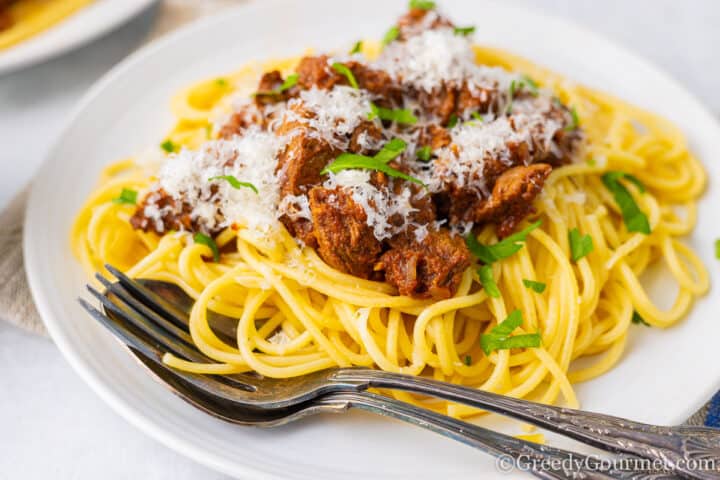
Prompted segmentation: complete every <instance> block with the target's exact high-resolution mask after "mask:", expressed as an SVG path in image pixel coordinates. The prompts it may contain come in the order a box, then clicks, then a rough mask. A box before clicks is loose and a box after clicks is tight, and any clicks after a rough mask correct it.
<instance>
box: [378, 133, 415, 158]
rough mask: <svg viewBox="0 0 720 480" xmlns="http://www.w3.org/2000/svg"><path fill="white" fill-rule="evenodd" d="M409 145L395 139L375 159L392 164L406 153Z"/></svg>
mask: <svg viewBox="0 0 720 480" xmlns="http://www.w3.org/2000/svg"><path fill="white" fill-rule="evenodd" d="M405 147H407V144H406V143H405V141H404V140H402V139H400V138H393V139H392V140H390V141H389V142H387V143H386V144H385V145H383V148H382V149H381V150H380V151H379V152H378V153H377V154H376V155H375V159H377V160H380V161H381V162H382V163H390V161H392V160H394V159H395V158H396V157H397V156H398V155H400V154H401V153H402V152H404V151H405Z"/></svg>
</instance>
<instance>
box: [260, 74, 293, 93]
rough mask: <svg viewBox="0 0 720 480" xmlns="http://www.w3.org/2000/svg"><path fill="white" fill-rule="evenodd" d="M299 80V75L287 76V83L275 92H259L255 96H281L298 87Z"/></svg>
mask: <svg viewBox="0 0 720 480" xmlns="http://www.w3.org/2000/svg"><path fill="white" fill-rule="evenodd" d="M299 79H300V75H298V74H297V73H291V74H290V75H288V76H287V78H286V79H285V81H284V82H283V83H282V84H281V85H280V86H279V87H277V88H275V89H274V90H267V91H259V92H255V93H254V94H253V95H280V94H281V93H283V92H284V91H285V90H290V89H291V88H292V87H294V86H295V85H297V83H298V80H299Z"/></svg>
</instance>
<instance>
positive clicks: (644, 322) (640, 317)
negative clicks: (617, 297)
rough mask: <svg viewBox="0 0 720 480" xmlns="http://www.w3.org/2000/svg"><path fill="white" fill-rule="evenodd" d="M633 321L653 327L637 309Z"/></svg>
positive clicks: (634, 311)
mask: <svg viewBox="0 0 720 480" xmlns="http://www.w3.org/2000/svg"><path fill="white" fill-rule="evenodd" d="M632 323H634V324H635V325H645V326H646V327H652V325H650V324H649V323H647V322H646V321H645V319H644V318H643V317H642V315H640V314H639V313H638V312H637V310H633V314H632Z"/></svg>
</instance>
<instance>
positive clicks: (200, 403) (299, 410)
mask: <svg viewBox="0 0 720 480" xmlns="http://www.w3.org/2000/svg"><path fill="white" fill-rule="evenodd" d="M80 303H81V305H82V306H83V307H84V308H85V309H86V310H87V311H88V312H90V314H91V315H92V316H93V317H95V318H96V319H97V320H98V321H100V323H102V324H103V325H104V326H105V327H107V328H108V329H109V330H110V331H111V332H112V333H113V334H114V335H115V336H116V338H118V339H119V340H120V341H121V342H123V343H124V344H125V345H126V346H127V347H129V349H130V351H131V352H132V353H133V354H134V355H135V357H136V358H137V360H138V361H139V362H140V363H141V364H142V365H144V366H145V367H146V368H147V369H148V370H150V372H151V373H152V374H153V376H154V377H155V378H156V379H157V380H159V381H160V382H161V383H162V384H164V385H165V386H166V387H168V388H169V389H170V390H171V391H172V392H173V393H174V394H176V395H177V396H179V397H180V398H181V399H183V400H185V401H186V402H188V403H190V404H191V405H193V406H195V407H196V408H199V409H201V410H203V411H205V412H206V413H209V414H210V415H212V416H214V417H216V418H219V419H221V420H225V421H228V422H232V423H235V424H240V425H253V426H260V427H276V426H281V425H285V424H288V423H291V422H294V421H297V420H300V419H302V418H305V417H308V416H310V415H315V414H319V413H343V412H346V411H348V410H350V409H351V408H357V409H361V410H364V411H367V412H370V413H374V414H379V415H382V416H386V417H390V418H394V419H397V420H400V421H404V422H407V423H410V424H412V425H416V426H419V427H421V428H425V429H427V430H430V431H433V432H435V433H439V434H441V435H444V436H446V437H448V438H451V439H453V440H456V441H459V442H461V443H464V444H466V445H469V446H471V447H474V448H477V449H479V450H481V451H483V452H485V453H488V454H490V455H492V456H494V457H496V458H497V462H496V466H497V468H498V469H502V471H510V470H511V469H513V468H517V469H518V470H520V471H524V472H528V473H531V474H532V475H534V476H536V477H538V478H543V479H558V480H570V479H587V480H608V479H621V480H630V479H639V478H648V479H650V478H652V479H653V480H666V479H667V480H670V479H674V478H677V477H676V476H675V475H674V473H672V472H669V471H665V470H660V471H658V470H652V469H647V470H646V471H642V472H640V471H638V470H634V469H630V468H629V467H630V465H637V464H638V463H625V464H623V463H621V464H620V465H621V466H628V468H627V469H622V468H615V466H614V464H609V463H607V462H603V461H601V460H600V459H599V458H597V457H593V456H586V455H582V454H578V453H575V452H571V451H567V450H562V449H559V448H554V447H551V446H546V445H540V444H537V443H532V442H528V441H525V440H521V439H518V438H514V437H510V436H507V435H504V434H501V433H498V432H494V431H492V430H488V429H485V428H483V427H480V426H478V425H473V424H470V423H466V422H463V421H460V420H456V419H454V418H451V417H448V416H445V415H441V414H439V413H436V412H434V411H431V410H426V409H423V408H419V407H416V406H414V405H411V404H409V403H405V402H401V401H398V400H395V399H392V398H389V397H385V396H381V395H377V394H374V393H371V392H368V391H335V392H331V393H328V394H325V395H322V396H317V397H314V398H312V399H310V400H307V401H304V402H299V403H293V404H291V405H288V406H286V407H274V408H270V409H268V408H253V407H250V406H248V405H246V404H243V403H238V402H236V401H233V400H231V399H228V398H226V397H225V396H222V395H221V396H218V395H216V393H217V391H213V390H207V389H205V388H203V387H201V386H199V385H198V384H197V383H196V382H195V380H196V379H197V377H199V376H198V375H193V374H187V373H184V372H178V371H175V370H172V369H170V368H169V367H167V366H165V365H164V364H163V363H162V355H163V351H161V350H159V349H158V348H157V347H156V346H155V345H154V341H153V339H152V338H150V337H147V336H146V335H144V334H143V333H141V332H137V331H134V327H133V325H132V324H129V323H127V321H126V318H125V317H122V316H118V315H115V314H113V313H112V312H109V314H108V315H105V314H103V313H102V312H100V311H99V310H97V309H96V308H95V307H93V306H92V305H90V304H89V303H88V302H86V301H85V300H83V299H80ZM245 380H247V381H248V382H253V381H256V382H257V381H260V382H262V380H260V379H258V378H254V379H252V378H248V379H245ZM213 382H217V383H218V384H217V385H216V387H217V388H218V389H224V384H222V383H221V382H220V381H219V380H218V379H217V378H211V379H210V382H209V383H210V385H209V386H211V385H212V383H213ZM246 385H247V386H253V387H255V388H257V389H258V390H259V389H260V388H261V387H260V386H259V385H257V384H254V383H248V384H246ZM630 460H637V459H630ZM640 465H645V464H642V463H640Z"/></svg>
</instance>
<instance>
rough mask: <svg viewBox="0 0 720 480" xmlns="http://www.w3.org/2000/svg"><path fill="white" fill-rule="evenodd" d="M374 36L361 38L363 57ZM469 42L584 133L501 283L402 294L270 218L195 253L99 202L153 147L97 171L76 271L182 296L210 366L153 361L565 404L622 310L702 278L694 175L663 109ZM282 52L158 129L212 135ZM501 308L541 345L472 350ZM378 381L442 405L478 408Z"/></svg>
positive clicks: (650, 315) (198, 140)
mask: <svg viewBox="0 0 720 480" xmlns="http://www.w3.org/2000/svg"><path fill="white" fill-rule="evenodd" d="M378 50H379V46H377V45H375V44H372V43H369V42H365V43H364V44H363V53H364V54H365V55H366V56H368V57H373V56H375V55H376V54H377V51H378ZM474 52H475V56H476V61H477V62H478V63H479V64H483V65H490V66H499V67H502V68H505V69H507V70H510V71H518V72H524V73H526V74H527V75H529V76H530V77H532V78H533V79H534V80H535V81H537V82H538V83H539V84H540V85H542V87H543V88H546V89H549V90H551V91H552V92H554V94H555V95H556V96H557V97H558V98H559V99H560V100H561V101H563V102H564V103H566V104H569V105H573V106H574V107H575V108H576V110H577V114H578V117H579V118H580V119H582V128H583V130H584V132H585V135H586V139H587V142H586V144H587V147H586V150H585V151H584V152H583V156H584V158H583V159H582V160H581V161H578V162H575V163H573V164H570V165H565V166H561V167H558V168H555V169H554V170H553V171H552V173H551V174H550V176H549V178H548V179H547V181H546V184H545V187H544V190H543V192H542V193H541V194H540V196H539V197H538V198H537V199H536V201H535V204H534V208H535V210H536V213H535V214H534V215H532V219H533V220H540V221H541V222H542V223H541V226H540V227H539V228H536V229H534V230H532V231H530V233H529V234H528V237H527V240H526V241H525V244H524V247H523V248H521V249H519V251H517V252H516V253H515V254H513V255H511V256H509V257H507V258H504V259H502V260H500V261H497V262H494V263H492V265H491V269H492V276H493V278H494V279H495V282H496V284H497V286H498V289H499V291H500V295H499V296H498V297H496V298H495V297H491V296H489V295H488V292H487V289H484V288H482V285H481V281H480V278H479V277H478V273H477V272H476V269H475V268H469V269H467V270H465V272H464V273H463V274H462V278H461V281H460V283H459V286H458V288H457V291H456V292H455V293H454V295H453V296H452V297H451V298H447V299H442V300H433V299H418V298H412V297H408V296H400V295H398V294H397V292H396V290H395V289H394V288H393V287H392V286H391V285H389V284H387V283H384V282H377V281H372V280H365V279H362V278H358V277H356V276H353V275H350V274H347V273H343V272H341V271H339V270H337V269H334V268H332V267H330V266H329V265H327V264H326V263H325V262H324V261H323V260H322V259H321V258H320V257H319V256H318V254H317V253H316V252H315V251H314V250H313V249H312V248H308V247H303V246H301V245H300V244H298V242H296V240H295V239H294V238H293V237H292V236H291V235H290V234H289V233H288V231H287V230H286V229H285V228H283V227H282V226H279V227H278V228H277V229H276V230H275V233H274V234H273V235H265V234H263V233H259V232H258V231H256V230H253V229H251V228H246V227H245V226H242V225H241V226H235V227H234V228H226V229H224V230H223V231H222V232H221V233H220V234H219V235H218V236H217V237H216V239H215V242H216V244H217V247H218V248H219V249H220V251H221V252H227V253H222V254H221V256H220V259H219V261H217V262H216V261H210V260H209V257H211V256H212V254H213V252H212V251H211V249H210V248H209V247H208V246H207V245H203V244H200V243H196V242H193V241H192V240H191V236H190V235H189V234H187V233H185V232H169V233H165V234H164V235H158V234H156V233H153V232H144V231H141V230H136V229H134V228H132V226H131V225H130V217H131V216H132V215H133V211H134V208H135V207H134V205H129V204H123V203H117V202H114V201H113V199H117V198H118V197H119V195H120V194H121V192H122V191H123V189H130V190H134V191H143V190H145V189H147V188H149V186H150V185H151V183H152V180H153V179H152V175H154V174H155V171H156V169H155V166H153V165H152V162H151V163H150V164H149V165H148V164H147V163H142V162H137V161H134V160H133V159H129V160H124V161H122V162H119V163H117V164H114V165H111V166H110V167H108V168H107V169H106V170H105V171H104V173H103V174H102V177H101V179H100V187H99V189H98V190H96V191H95V192H94V193H93V194H92V195H91V196H90V198H89V199H88V201H87V203H86V204H85V206H84V207H83V208H82V210H81V212H80V213H79V215H78V217H77V220H76V222H75V225H74V227H73V230H72V245H73V249H74V251H75V253H76V255H77V256H78V258H79V259H80V260H81V261H82V263H83V264H84V266H85V268H86V269H87V270H88V271H104V267H103V265H105V264H112V265H115V266H118V267H119V268H121V269H122V270H124V271H125V272H126V273H127V274H128V275H129V276H131V277H140V278H148V279H155V280H162V281H167V282H171V283H173V284H176V285H178V286H180V287H181V288H182V289H183V290H184V291H185V292H187V293H188V295H190V296H191V297H192V298H193V299H194V300H195V304H194V307H193V309H192V313H191V315H190V333H191V336H192V338H193V341H194V342H195V344H196V346H197V347H198V349H199V350H201V351H202V352H203V353H204V354H205V355H207V356H208V357H210V358H212V359H214V360H215V363H212V364H198V363H192V362H188V361H185V360H183V359H180V358H176V357H174V356H172V355H166V356H165V358H164V361H165V362H166V363H167V364H168V365H170V366H172V367H174V368H177V369H181V370H185V371H191V372H198V373H213V374H230V373H237V372H245V371H255V372H258V373H260V374H262V375H267V376H270V377H275V378H287V377H294V376H299V375H303V374H307V373H309V372H312V371H316V370H320V369H325V368H330V367H335V366H342V367H349V366H364V367H376V368H381V369H383V370H387V371H392V372H402V373H407V374H411V375H427V376H431V377H433V378H436V379H439V380H446V381H451V382H455V383H458V384H463V385H468V386H473V387H476V388H479V389H483V390H487V391H492V392H496V393H502V394H505V395H510V396H513V397H523V398H529V399H533V400H536V401H540V402H544V403H553V402H557V401H559V398H560V396H562V397H563V398H564V401H565V403H566V404H567V405H569V406H571V407H577V406H578V400H577V398H576V395H575V393H574V391H573V387H572V384H573V383H577V382H582V381H586V380H589V379H592V378H594V377H596V376H598V375H601V374H603V373H604V372H606V371H608V370H609V369H611V368H612V367H613V365H615V364H616V363H617V362H618V361H619V360H620V359H621V357H622V354H623V350H624V349H625V344H626V339H627V336H628V331H629V329H630V328H631V325H632V323H633V318H635V319H637V318H638V317H639V318H642V319H643V320H644V322H646V323H647V324H649V325H651V326H653V327H659V328H666V327H670V326H672V325H673V324H675V323H676V322H678V321H679V320H680V319H682V318H683V316H684V315H685V314H686V313H687V312H688V310H689V309H690V308H691V306H692V303H693V301H694V299H695V298H697V297H698V296H700V295H702V294H704V293H705V292H706V291H707V290H708V288H709V279H708V275H707V273H706V271H705V268H704V267H703V265H702V264H701V262H700V260H699V259H698V257H697V256H696V255H695V254H694V253H693V251H692V250H691V249H690V248H689V247H687V246H685V245H684V244H683V243H682V242H681V241H680V237H682V236H683V235H686V234H688V233H690V232H691V230H692V228H693V226H694V224H695V215H696V211H697V209H696V201H697V199H698V197H699V196H700V195H701V193H702V191H703V188H704V185H705V181H706V179H705V173H704V171H703V169H702V167H701V165H700V164H699V162H698V161H697V160H696V159H695V158H694V157H693V156H692V155H691V154H690V153H689V151H688V149H687V146H686V142H685V139H684V137H683V135H682V134H681V133H680V132H679V131H678V130H677V129H676V128H675V127H673V126H672V125H670V124H669V123H668V122H666V121H665V120H663V119H661V118H659V117H657V116H655V115H653V114H651V113H648V112H645V111H642V110H640V109H638V108H635V107H633V106H630V105H628V104H626V103H624V102H623V101H621V100H619V99H616V98H613V97H611V96H609V95H607V94H604V93H599V92H597V91H594V90H591V89H588V88H585V87H583V86H579V85H576V84H574V83H572V82H571V81H569V80H567V79H564V78H562V77H560V76H558V75H556V74H554V73H552V72H549V71H546V70H544V69H542V68H540V67H538V66H536V65H534V64H532V63H530V62H528V61H526V60H523V59H521V58H518V57H516V56H513V55H511V54H508V53H507V52H504V51H501V50H496V49H489V48H481V47H474ZM297 61H298V59H295V58H293V59H287V60H282V61H278V62H271V63H268V64H264V65H250V66H247V67H245V68H243V69H241V70H240V71H239V72H237V73H235V74H233V75H230V76H227V77H225V78H224V79H223V81H217V80H216V79H212V80H208V81H205V82H202V83H200V84H198V85H195V86H194V87H191V88H189V89H188V90H186V91H184V92H182V93H181V94H180V95H179V96H177V97H176V98H175V99H174V100H173V102H172V108H173V112H174V113H175V115H176V117H177V123H176V127H175V128H174V129H173V130H172V132H170V134H169V136H168V139H169V140H170V141H171V142H172V143H173V144H175V145H182V146H185V147H187V148H190V149H193V148H198V147H200V146H201V145H202V144H203V143H204V142H205V141H206V140H207V139H208V137H209V136H212V134H211V133H209V132H211V130H210V129H211V128H212V120H211V119H212V118H213V116H214V115H215V112H217V111H218V109H221V110H223V109H224V110H228V109H229V108H230V104H231V102H230V99H231V98H233V95H236V94H238V92H240V93H247V91H250V89H251V88H252V85H253V82H254V81H255V79H256V78H257V74H258V72H262V71H266V70H268V69H278V70H281V71H282V72H291V71H292V70H293V68H294V66H295V65H296V64H297ZM608 171H622V172H628V173H630V174H632V175H633V176H634V177H636V178H637V179H638V180H639V181H640V182H641V183H642V185H644V186H645V188H646V190H645V191H644V193H643V192H641V191H640V188H639V187H638V186H637V185H635V184H634V183H632V182H627V189H628V190H629V191H630V193H631V194H632V197H633V198H634V199H635V201H636V202H637V205H638V207H639V208H640V209H641V210H642V211H643V212H645V214H646V216H647V218H648V222H649V225H650V229H651V232H650V233H649V234H644V233H638V232H629V231H628V229H627V228H626V226H625V224H624V223H623V218H622V212H621V209H620V208H619V206H618V204H617V202H616V200H615V198H614V197H613V193H612V192H611V191H610V190H608V188H607V187H606V186H605V185H604V184H603V180H602V176H603V174H604V173H605V172H608ZM573 229H578V231H579V232H580V233H581V234H582V235H587V236H590V237H591V238H592V243H593V247H594V248H593V250H592V251H591V252H590V253H588V254H587V255H585V256H583V257H582V258H579V259H578V260H577V261H573V260H572V258H571V257H572V252H571V250H572V246H571V245H570V240H569V236H568V232H569V231H571V230H573ZM476 233H477V240H478V241H479V242H480V243H482V244H493V243H495V242H497V236H496V230H495V227H494V226H492V225H488V226H485V227H483V228H482V229H481V230H480V231H478V232H476ZM661 261H662V262H664V263H665V266H666V267H667V268H666V270H667V272H669V275H671V276H672V278H673V279H674V280H675V282H676V283H677V285H678V293H677V297H676V298H675V301H674V303H673V305H672V306H671V307H670V308H669V309H667V310H663V309H661V308H659V307H658V306H657V305H656V304H655V303H653V301H652V300H651V299H650V297H649V295H648V293H647V292H646V291H645V289H644V288H643V286H642V283H641V280H640V277H641V275H642V274H643V272H645V271H646V270H647V268H648V267H649V266H650V265H651V264H655V263H657V262H661ZM528 282H544V284H545V285H546V288H544V289H543V290H542V291H541V292H539V291H536V290H533V289H531V288H528V287H527V286H526V285H527V284H528ZM514 310H520V311H521V312H522V317H523V321H522V325H521V327H520V328H519V329H517V330H516V332H515V333H518V334H522V333H533V332H540V334H541V338H542V344H541V346H539V347H537V348H513V349H502V350H496V351H493V352H491V353H490V354H489V355H488V354H486V353H485V352H483V350H482V348H481V345H480V339H481V337H482V335H483V334H488V333H489V332H490V330H491V329H492V328H493V327H495V326H497V325H498V324H500V323H501V322H502V321H503V320H504V319H505V318H507V317H508V315H509V314H510V313H511V312H513V311H514ZM208 311H213V312H216V313H219V314H223V315H227V316H229V317H232V318H235V319H237V322H238V327H237V342H236V343H235V344H232V345H230V344H227V343H224V342H223V341H221V340H220V339H219V338H218V337H217V336H216V335H215V334H214V333H213V330H212V329H211V328H210V326H209V324H208V318H207V312H208ZM579 359H584V361H583V362H577V360H579ZM391 394H392V395H395V396H397V397H398V398H401V399H403V400H408V401H413V402H422V403H423V404H424V405H425V406H427V407H429V408H433V409H436V410H438V411H442V412H445V413H448V414H450V415H454V416H457V417H464V416H468V415H471V414H474V413H477V411H476V410H473V409H471V408H469V407H465V406H460V405H456V404H448V403H445V402H438V401H436V400H432V401H431V400H427V399H421V398H419V397H415V396H412V395H411V394H408V393H402V392H392V393H391Z"/></svg>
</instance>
